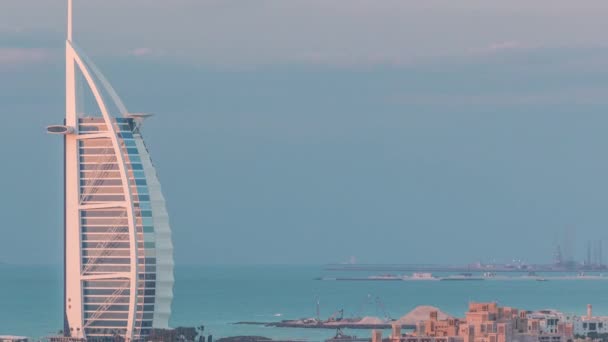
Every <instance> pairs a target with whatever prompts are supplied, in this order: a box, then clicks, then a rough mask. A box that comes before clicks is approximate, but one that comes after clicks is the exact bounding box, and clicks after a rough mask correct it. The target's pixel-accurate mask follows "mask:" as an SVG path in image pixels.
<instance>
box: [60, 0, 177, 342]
mask: <svg viewBox="0 0 608 342" xmlns="http://www.w3.org/2000/svg"><path fill="white" fill-rule="evenodd" d="M71 16H72V6H71V0H68V39H67V41H66V117H65V124H64V125H63V127H62V126H61V125H55V126H50V127H49V132H50V133H54V134H62V135H63V136H64V139H65V151H64V153H65V293H64V294H65V327H64V331H65V334H66V335H67V336H72V337H78V338H87V340H89V341H95V340H101V339H103V338H104V337H108V336H113V335H117V334H118V335H121V336H123V337H125V339H126V340H127V341H134V340H139V339H141V338H143V337H145V336H146V335H148V334H149V333H150V331H151V329H153V328H168V324H169V319H170V315H171V302H172V299H173V282H174V278H173V245H172V242H171V228H170V225H169V218H168V214H167V210H166V206H165V200H164V197H163V195H162V193H161V188H160V183H159V181H158V178H157V175H156V171H155V169H154V166H153V165H152V161H151V159H150V156H149V154H148V150H147V148H146V146H145V144H144V141H143V138H142V136H141V133H140V126H141V123H142V121H143V116H141V115H130V114H129V113H128V111H127V109H126V107H125V106H124V104H123V103H122V101H121V100H120V98H119V97H118V95H117V94H116V92H115V91H114V89H112V87H111V86H110V84H109V82H108V81H107V80H106V79H105V77H104V76H103V75H102V74H101V72H100V71H99V69H98V68H97V67H96V66H95V65H94V64H93V62H92V61H91V60H90V59H89V58H87V57H86V55H85V54H84V53H83V52H82V51H80V49H78V47H76V45H75V44H74V43H73V42H72V25H71ZM81 79H83V80H84V82H85V83H86V85H88V88H89V89H90V91H91V93H92V95H93V97H94V99H95V103H96V105H97V108H96V110H93V112H92V113H83V112H81V109H80V108H79V103H81V102H82V99H81V97H82V96H83V94H82V92H81V91H78V90H77V89H80V87H78V86H77V85H78V83H79V80H81ZM110 108H116V109H117V112H116V113H112V112H111V109H110ZM96 114H97V115H96ZM113 114H114V115H113Z"/></svg>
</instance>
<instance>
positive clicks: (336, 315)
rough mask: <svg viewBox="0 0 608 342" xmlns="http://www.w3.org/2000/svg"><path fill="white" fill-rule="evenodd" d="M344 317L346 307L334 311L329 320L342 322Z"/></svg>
mask: <svg viewBox="0 0 608 342" xmlns="http://www.w3.org/2000/svg"><path fill="white" fill-rule="evenodd" d="M343 318H344V309H340V310H338V311H336V312H334V313H333V314H331V316H329V318H328V319H327V321H328V322H340V321H341V320H342V319H343Z"/></svg>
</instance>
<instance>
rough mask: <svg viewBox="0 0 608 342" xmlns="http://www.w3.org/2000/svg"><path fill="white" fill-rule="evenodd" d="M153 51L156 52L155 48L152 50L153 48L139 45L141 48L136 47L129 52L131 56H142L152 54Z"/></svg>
mask: <svg viewBox="0 0 608 342" xmlns="http://www.w3.org/2000/svg"><path fill="white" fill-rule="evenodd" d="M153 53H154V50H152V49H151V48H147V47H139V48H135V49H133V50H131V51H129V53H128V54H129V55H130V56H135V57H142V56H149V55H152V54H153Z"/></svg>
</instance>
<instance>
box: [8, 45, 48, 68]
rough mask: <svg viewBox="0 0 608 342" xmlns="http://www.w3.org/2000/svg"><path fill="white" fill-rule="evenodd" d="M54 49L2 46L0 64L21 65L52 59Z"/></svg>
mask: <svg viewBox="0 0 608 342" xmlns="http://www.w3.org/2000/svg"><path fill="white" fill-rule="evenodd" d="M52 56H53V53H52V51H50V50H49V49H45V48H16V47H0V66H19V65H28V64H36V63H42V62H46V61H48V60H50V59H51V58H52Z"/></svg>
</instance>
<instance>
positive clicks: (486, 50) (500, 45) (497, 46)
mask: <svg viewBox="0 0 608 342" xmlns="http://www.w3.org/2000/svg"><path fill="white" fill-rule="evenodd" d="M526 47H527V46H526V45H525V44H523V43H521V42H519V41H517V40H508V41H502V42H494V43H491V44H489V45H487V46H483V47H478V48H471V49H469V52H470V53H473V54H491V53H498V52H502V51H508V50H515V49H523V48H526Z"/></svg>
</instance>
